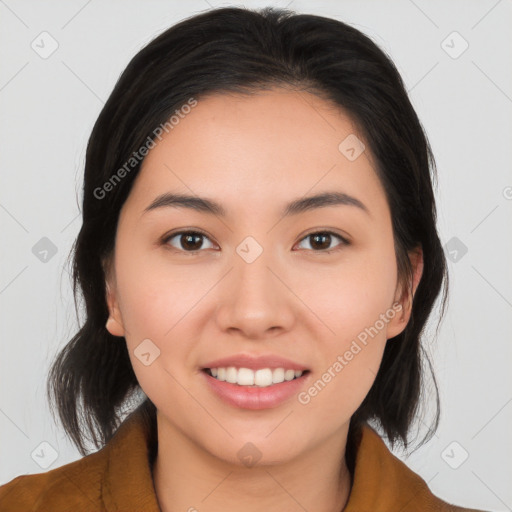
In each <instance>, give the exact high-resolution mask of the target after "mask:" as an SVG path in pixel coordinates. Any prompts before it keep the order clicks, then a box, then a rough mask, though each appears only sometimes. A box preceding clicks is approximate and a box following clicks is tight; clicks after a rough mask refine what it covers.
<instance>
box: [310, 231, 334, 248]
mask: <svg viewBox="0 0 512 512" xmlns="http://www.w3.org/2000/svg"><path fill="white" fill-rule="evenodd" d="M320 238H323V239H324V244H323V245H324V246H325V240H327V246H326V247H329V242H330V238H331V235H329V234H328V233H318V234H316V235H313V240H315V242H314V243H312V244H311V245H312V247H314V246H315V245H316V241H317V240H318V239H320ZM320 246H321V247H320V249H323V248H324V247H322V244H321V243H320Z"/></svg>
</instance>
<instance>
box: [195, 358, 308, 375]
mask: <svg viewBox="0 0 512 512" xmlns="http://www.w3.org/2000/svg"><path fill="white" fill-rule="evenodd" d="M229 366H234V367H236V368H250V369H251V370H259V369H260V368H271V369H275V368H284V369H285V370H287V369H289V370H300V371H305V370H307V369H308V368H307V367H305V366H304V365H302V364H300V363H296V362H295V361H292V360H290V359H286V358H284V357H280V356H278V355H275V354H269V355H260V356H255V355H250V354H236V355H234V356H228V357H223V358H221V359H215V360H214V361H210V362H208V363H206V364H205V365H204V367H203V368H227V367H229Z"/></svg>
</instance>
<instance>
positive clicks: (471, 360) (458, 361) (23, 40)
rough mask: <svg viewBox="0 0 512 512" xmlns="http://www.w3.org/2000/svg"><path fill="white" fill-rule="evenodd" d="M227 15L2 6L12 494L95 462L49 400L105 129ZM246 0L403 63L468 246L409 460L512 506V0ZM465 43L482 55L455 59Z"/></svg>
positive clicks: (3, 371) (174, 4)
mask: <svg viewBox="0 0 512 512" xmlns="http://www.w3.org/2000/svg"><path fill="white" fill-rule="evenodd" d="M221 5H223V6H225V5H242V4H229V3H218V2H214V1H211V0H210V1H208V2H206V1H199V0H198V1H192V2H187V3H185V2H178V1H150V2H142V1H140V0H139V1H134V0H132V1H126V0H123V1H121V0H117V1H103V2H100V1H98V0H92V1H91V0H89V1H85V0H76V1H75V0H74V1H67V2H64V1H62V2H55V1H46V2H36V1H20V0H18V1H15V0H0V53H1V63H2V65H1V68H0V111H1V118H2V123H1V125H0V130H1V132H0V140H1V144H2V151H1V155H2V159H1V167H0V171H1V188H0V221H1V237H2V241H1V247H2V251H1V261H0V268H1V275H0V313H1V323H0V326H1V338H0V339H1V357H0V379H1V380H0V484H3V483H6V482H7V481H9V480H11V479H12V478H14V477H15V476H17V475H20V474H24V473H39V472H42V471H47V470H50V469H54V468H56V467H59V466H61V465H63V464H66V463H68V462H71V461H73V460H76V459H78V458H80V455H79V453H78V451H77V450H76V449H75V448H74V447H73V446H72V445H71V443H70V442H69V441H68V440H67V438H65V436H64V432H63V430H62V428H61V427H60V425H58V426H56V425H55V424H54V422H53V419H52V418H51V416H50V413H49V407H48V404H47V403H46V399H45V393H44V391H45V384H46V382H45V379H46V374H47V371H48V367H49V364H50V361H51V360H52V359H53V357H54V356H55V354H56V353H57V351H58V350H59V349H61V348H62V347H63V346H64V344H65V343H67V341H68V340H69V339H70V338H71V337H72V335H73V334H74V333H75V332H76V329H77V324H76V320H75V317H74V309H73V302H72V295H71V286H70V281H69V275H68V273H67V270H66V268H65V263H66V257H67V255H68V253H69V250H70V248H71V244H72V242H73V240H74V238H75V236H76V235H77V233H78V230H79V228H80V223H81V219H80V216H79V210H78V202H79V199H80V197H81V187H82V173H83V164H84V155H85V147H86V142H87V139H88V136H89V134H90V131H91V129H92V126H93V123H94V121H95V120H96V118H97V116H98V114H99V112H100V110H101V108H102V106H103V104H104V102H105V100H106V99H107V98H108V96H109V94H110V92H111V90H112V88H113V86H114V84H115V82H116V80H117V78H118V76H119V75H120V73H121V72H122V70H123V69H124V68H125V66H126V65H127V64H128V61H129V60H130V59H131V58H132V57H133V56H134V55H135V54H136V53H137V51H138V50H139V49H141V47H142V46H144V45H145V44H147V43H148V42H149V41H150V40H151V39H152V38H153V37H155V36H156V35H157V34H159V33H161V32H162V31H163V30H165V29H166V28H168V27H169V26H171V25H172V24H174V23H175V22H177V21H179V20H181V19H183V18H185V17H188V16H190V15H193V14H195V13H198V12H200V11H203V10H206V9H209V8H211V7H218V6H221ZM243 5H245V6H246V7H249V8H255V7H263V6H265V5H275V6H280V7H285V6H288V7H289V8H290V9H293V10H295V11H297V12H305V13H311V14H319V15H324V16H328V17H334V18H337V19H339V20H341V21H345V22H348V23H350V24H352V25H354V26H355V27H356V28H358V29H360V30H362V31H363V32H365V33H366V34H368V35H369V36H370V37H372V38H373V39H374V41H376V42H377V44H379V45H380V46H381V47H382V48H383V49H385V50H386V51H387V52H388V53H389V55H390V56H391V57H392V58H393V60H394V61H395V63H396V64H397V67H398V69H399V71H400V72H401V74H402V76H403V78H404V81H405V83H406V85H407V88H408V90H409V91H410V95H411V99H412V101H413V104H414V106H415V108H416V109H417V112H418V114H419V117H420V119H421V120H422V123H423V125H424V127H425V129H426V131H427V134H428V136H429V138H430V141H431V143H432V146H433V149H434V153H435V156H436V158H437V163H438V170H439V178H440V179H439V191H438V193H437V198H438V205H439V229H440V233H441V238H442V240H443V244H445V243H447V242H448V241H449V240H451V239H452V238H453V237H456V238H457V239H458V242H457V241H456V242H453V241H452V242H451V244H454V243H457V244H459V247H457V246H456V245H453V246H450V247H449V251H448V252H449V253H450V252H451V254H449V256H450V257H451V258H452V259H454V260H455V261H450V262H449V271H450V277H451V297H450V305H449V309H448V312H447V316H446V319H445V321H444V323H443V324H442V328H441V330H440V335H439V337H438V339H437V340H436V341H435V342H433V343H430V344H429V350H430V352H431V353H432V355H433V357H434V362H435V370H436V375H437V378H438V382H439V385H440V388H441V400H442V413H443V415H442V420H441V424H440V427H439V430H438V431H437V433H436V435H435V437H434V438H433V439H432V441H430V442H429V443H428V444H427V445H425V446H423V447H422V448H420V449H419V450H418V451H416V452H415V453H413V455H412V456H410V457H408V458H406V457H405V455H403V454H400V453H397V455H398V456H400V457H401V458H402V460H404V461H405V462H406V463H407V464H408V465H409V467H411V468H412V469H413V470H414V471H416V472H417V473H419V474H420V475H421V476H422V477H423V478H424V479H425V480H426V481H427V482H428V483H429V486H430V488H431V489H432V491H433V492H434V493H435V494H437V495H439V496H440V497H442V498H444V499H446V500H448V501H451V502H454V503H457V504H459V505H464V506H471V507H475V508H483V509H487V510H493V511H498V510H503V511H504V510H512V487H511V486H510V482H511V481H512V480H511V477H512V440H511V435H510V432H511V425H512V403H511V402H512V386H511V381H512V377H511V372H510V365H511V362H512V343H511V341H512V336H511V333H512V322H511V318H512V267H511V264H510V262H511V261H512V237H511V236H510V234H511V233H510V225H511V220H512V200H511V199H512V171H511V162H512V154H511V153H512V150H511V146H512V117H511V113H512V65H511V64H512V30H511V22H512V2H511V1H510V0H501V1H496V0H485V1H484V0H481V1H468V0H460V1H453V0H452V1H429V2H427V1H422V0H414V1H412V0H400V1H387V2H377V1H357V2H356V1H337V2H335V1H330V2H329V1H318V2H312V1H299V0H293V1H292V2H289V0H286V1H284V2H261V1H250V2H245V4H243ZM43 31H47V32H48V33H49V34H50V35H51V37H52V38H53V39H55V40H56V41H57V43H58V48H57V50H56V51H55V52H54V53H53V54H52V55H51V56H49V57H48V58H46V59H44V58H42V57H41V56H40V55H39V54H38V53H36V51H34V50H33V49H32V47H31V44H32V42H33V41H35V42H34V43H33V44H34V45H39V48H40V50H39V51H40V52H42V51H43V46H44V48H45V49H46V51H47V50H48V49H49V48H51V46H50V45H51V41H50V39H48V36H40V34H41V32H43ZM454 31H456V32H458V33H459V34H460V36H462V38H463V39H461V38H459V36H457V35H453V32H454ZM44 37H46V39H44V40H43V39H42V38H44ZM443 41H444V43H443ZM464 41H467V43H468V44H469V47H468V48H467V50H466V51H465V52H464V53H462V54H461V55H460V56H458V53H459V52H460V51H461V50H462V49H463V48H464V45H465V43H464ZM450 54H451V55H450ZM454 56H457V58H454ZM43 237H47V238H49V239H50V240H51V241H52V242H53V244H55V246H56V247H57V253H56V254H55V256H53V257H51V258H49V260H48V261H47V262H46V263H45V262H42V261H41V260H40V259H39V258H38V257H36V255H34V254H33V252H32V248H33V247H34V245H35V244H36V243H37V242H38V241H39V240H40V239H41V238H43ZM461 243H462V244H464V245H465V246H466V247H467V253H466V254H463V251H461V250H460V246H461V245H460V244H461ZM454 249H455V251H456V253H455V252H453V251H454ZM454 441H456V443H457V444H455V445H451V443H452V442H454ZM42 442H47V443H49V444H50V445H51V446H53V447H54V448H55V450H56V452H57V454H56V456H57V458H56V459H55V461H54V462H53V463H52V464H51V465H50V466H49V467H47V468H44V469H43V468H42V467H40V466H39V465H38V464H37V463H36V462H35V460H34V459H36V460H37V457H35V456H34V459H33V458H32V457H31V454H32V453H33V452H34V450H36V453H42V452H41V450H42V451H43V452H45V453H46V454H47V456H48V453H50V454H51V453H52V452H51V449H50V448H49V447H48V446H47V445H43V446H42V447H41V443H42ZM465 452H467V453H468V454H469V457H468V458H467V460H465V461H464V462H463V463H462V464H460V463H461V461H462V460H463V458H464V455H465ZM450 464H451V465H450ZM459 464H460V466H459V467H458V468H457V469H453V468H452V467H451V466H457V465H459Z"/></svg>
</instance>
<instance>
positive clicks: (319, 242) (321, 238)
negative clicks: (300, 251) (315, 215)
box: [301, 231, 350, 253]
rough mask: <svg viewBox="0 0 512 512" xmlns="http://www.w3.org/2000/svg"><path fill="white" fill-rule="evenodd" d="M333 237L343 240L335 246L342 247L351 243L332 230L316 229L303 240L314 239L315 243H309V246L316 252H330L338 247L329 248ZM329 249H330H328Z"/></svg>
mask: <svg viewBox="0 0 512 512" xmlns="http://www.w3.org/2000/svg"><path fill="white" fill-rule="evenodd" d="M333 237H334V238H337V239H338V240H340V241H341V242H340V243H339V244H337V245H336V246H335V248H336V247H340V246H344V245H349V244H350V242H349V241H348V240H347V239H346V238H344V237H342V236H341V235H338V234H337V233H334V232H332V231H315V232H314V233H309V235H306V236H305V237H304V238H303V239H302V240H301V242H302V241H304V240H308V239H311V240H312V241H313V244H311V243H309V246H310V247H309V248H310V249H313V251H314V252H324V253H330V252H333V251H334V250H336V249H329V246H330V244H331V242H332V241H333ZM327 249H329V250H327Z"/></svg>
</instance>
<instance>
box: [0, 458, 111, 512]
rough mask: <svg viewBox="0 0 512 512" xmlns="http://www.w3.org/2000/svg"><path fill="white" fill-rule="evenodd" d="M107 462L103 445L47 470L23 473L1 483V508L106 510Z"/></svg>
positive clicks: (4, 511) (14, 510)
mask: <svg viewBox="0 0 512 512" xmlns="http://www.w3.org/2000/svg"><path fill="white" fill-rule="evenodd" d="M107 465H108V458H107V456H106V451H105V450H104V449H102V450H100V451H99V452H96V453H93V454H90V455H87V456H85V457H83V458H82V459H80V460H77V461H75V462H71V463H69V464H66V465H64V466H61V467H59V468H56V469H53V470H51V471H48V472H46V473H37V474H32V475H20V476H18V477H16V478H14V479H13V480H11V481H10V482H7V483H6V484H4V485H2V486H0V510H2V512H18V511H26V510H31V511H34V512H36V511H37V512H39V511H41V512H42V511H43V510H44V511H48V510H52V511H54V512H58V511H61V510H62V511H64V510H73V508H74V507H79V508H78V510H81V511H82V510H83V511H88V510H91V511H93V510H94V511H95V512H98V511H100V510H103V509H104V507H103V504H102V498H101V496H102V482H103V476H104V474H105V472H106V469H107ZM75 509H76V508H75Z"/></svg>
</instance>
